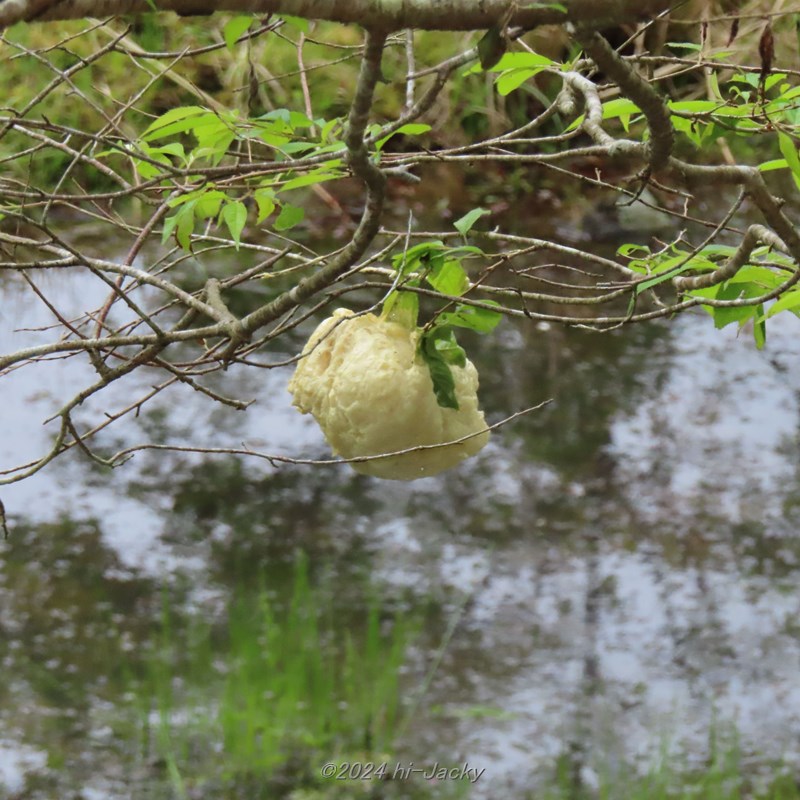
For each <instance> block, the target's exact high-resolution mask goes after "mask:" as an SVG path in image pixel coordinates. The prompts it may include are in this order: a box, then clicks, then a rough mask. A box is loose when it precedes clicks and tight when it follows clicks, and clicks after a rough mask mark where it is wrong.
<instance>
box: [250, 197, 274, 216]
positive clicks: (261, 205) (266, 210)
mask: <svg viewBox="0 0 800 800" xmlns="http://www.w3.org/2000/svg"><path fill="white" fill-rule="evenodd" d="M253 197H254V198H255V201H256V205H257V206H258V217H257V218H256V222H263V221H264V220H265V219H266V218H267V217H268V216H269V215H270V214H271V213H272V212H273V211H274V210H275V192H273V191H272V189H256V190H255V192H253Z"/></svg>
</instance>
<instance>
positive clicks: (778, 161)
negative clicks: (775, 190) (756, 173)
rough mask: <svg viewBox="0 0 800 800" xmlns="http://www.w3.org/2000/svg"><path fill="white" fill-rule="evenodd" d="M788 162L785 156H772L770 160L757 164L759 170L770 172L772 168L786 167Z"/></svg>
mask: <svg viewBox="0 0 800 800" xmlns="http://www.w3.org/2000/svg"><path fill="white" fill-rule="evenodd" d="M788 166H789V163H788V162H787V161H786V159H785V158H773V159H772V160H770V161H765V162H764V163H763V164H759V165H758V169H759V170H760V171H761V172H770V171H771V170H773V169H786V168H787V167H788Z"/></svg>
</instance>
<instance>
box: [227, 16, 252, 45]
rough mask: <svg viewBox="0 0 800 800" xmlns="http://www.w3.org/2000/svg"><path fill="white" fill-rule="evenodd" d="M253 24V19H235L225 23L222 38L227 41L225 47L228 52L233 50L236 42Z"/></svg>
mask: <svg viewBox="0 0 800 800" xmlns="http://www.w3.org/2000/svg"><path fill="white" fill-rule="evenodd" d="M252 24H253V17H234V18H233V19H231V20H229V21H228V22H226V23H225V27H224V28H223V29H222V37H223V39H225V46H226V47H227V48H228V50H231V51H232V50H233V48H234V47H235V45H236V40H237V39H238V38H239V37H240V36H241V35H242V34H243V33H244V32H245V31H246V30H247V29H248V28H249V27H250V26H251V25H252Z"/></svg>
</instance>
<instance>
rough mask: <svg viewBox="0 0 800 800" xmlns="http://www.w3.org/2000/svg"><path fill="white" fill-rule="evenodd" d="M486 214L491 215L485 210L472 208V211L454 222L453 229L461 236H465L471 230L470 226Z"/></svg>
mask: <svg viewBox="0 0 800 800" xmlns="http://www.w3.org/2000/svg"><path fill="white" fill-rule="evenodd" d="M486 214H491V211H488V210H487V209H485V208H473V209H472V211H468V212H467V213H466V214H464V216H463V217H461V219H458V220H456V221H455V222H454V223H453V226H454V227H455V229H456V230H457V231H458V232H459V233H460V234H461V235H462V236H466V235H467V233H469V231H470V230H471V229H472V226H473V225H474V224H475V223H476V222H477V221H478V220H479V219H480V218H481V217H483V216H486Z"/></svg>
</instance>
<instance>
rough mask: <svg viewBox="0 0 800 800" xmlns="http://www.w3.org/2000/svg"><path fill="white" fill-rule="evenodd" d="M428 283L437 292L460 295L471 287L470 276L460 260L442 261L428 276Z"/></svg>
mask: <svg viewBox="0 0 800 800" xmlns="http://www.w3.org/2000/svg"><path fill="white" fill-rule="evenodd" d="M427 281H428V283H429V284H430V285H431V286H433V288H434V289H436V291H437V292H441V293H442V294H447V295H450V296H452V297H460V296H461V295H462V294H464V292H466V291H467V289H469V278H468V277H467V273H466V272H465V271H464V268H463V267H462V266H461V264H460V263H459V262H458V261H452V260H451V261H444V260H443V261H441V262H440V263H439V264H437V265H436V266H435V267H434V269H433V270H432V271H431V273H430V274H429V275H428V276H427Z"/></svg>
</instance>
